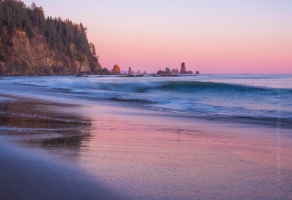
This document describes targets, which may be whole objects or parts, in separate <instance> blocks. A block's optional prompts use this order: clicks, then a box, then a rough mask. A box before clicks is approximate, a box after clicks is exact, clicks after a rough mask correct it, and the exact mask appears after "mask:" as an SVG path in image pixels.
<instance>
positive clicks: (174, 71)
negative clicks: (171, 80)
mask: <svg viewBox="0 0 292 200" xmlns="http://www.w3.org/2000/svg"><path fill="white" fill-rule="evenodd" d="M156 74H157V75H159V76H177V75H179V74H193V72H192V71H187V66H186V64H185V63H184V62H183V63H182V64H181V68H180V71H178V69H172V70H171V71H170V69H169V68H166V69H165V71H162V70H159V71H158V72H157V73H156ZM196 74H200V72H199V71H196Z"/></svg>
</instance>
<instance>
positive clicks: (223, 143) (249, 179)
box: [0, 97, 292, 199]
mask: <svg viewBox="0 0 292 200" xmlns="http://www.w3.org/2000/svg"><path fill="white" fill-rule="evenodd" d="M10 98H11V97H10ZM14 100H15V101H11V100H3V101H2V102H1V106H0V109H1V114H0V123H1V129H0V131H1V132H0V139H1V147H0V148H1V152H0V180H1V187H0V194H1V197H4V199H98V198H99V199H122V198H125V199H292V188H291V184H292V149H291V145H290V144H291V142H292V137H291V129H290V128H289V126H284V127H277V126H276V123H275V126H274V127H273V126H272V125H271V124H266V125H265V124H264V123H261V124H260V125H256V124H254V123H248V122H246V123H242V122H237V121H236V120H234V121H228V120H226V119H223V120H216V119H212V120H207V119H198V118H192V117H185V116H183V115H180V114H179V113H165V112H158V111H146V110H143V109H141V110H137V109H134V108H133V109H131V108H119V107H109V106H105V105H104V106H100V105H83V106H80V105H73V104H64V103H59V102H48V101H40V100H38V101H36V100H33V99H15V98H14ZM276 132H278V133H280V136H281V137H280V138H279V137H276ZM279 142H280V143H279ZM1 199H2V198H1Z"/></svg>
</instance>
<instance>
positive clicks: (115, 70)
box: [111, 65, 121, 74]
mask: <svg viewBox="0 0 292 200" xmlns="http://www.w3.org/2000/svg"><path fill="white" fill-rule="evenodd" d="M111 72H112V74H121V69H120V67H119V65H114V68H113V69H112V71H111Z"/></svg>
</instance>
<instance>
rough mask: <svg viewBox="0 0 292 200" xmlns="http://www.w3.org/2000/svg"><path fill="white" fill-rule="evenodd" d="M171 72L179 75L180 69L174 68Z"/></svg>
mask: <svg viewBox="0 0 292 200" xmlns="http://www.w3.org/2000/svg"><path fill="white" fill-rule="evenodd" d="M171 74H172V75H177V74H179V71H178V69H172V70H171Z"/></svg>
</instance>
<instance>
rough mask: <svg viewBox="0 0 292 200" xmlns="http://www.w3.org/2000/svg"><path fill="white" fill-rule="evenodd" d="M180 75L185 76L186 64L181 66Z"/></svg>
mask: <svg viewBox="0 0 292 200" xmlns="http://www.w3.org/2000/svg"><path fill="white" fill-rule="evenodd" d="M180 73H181V74H186V73H187V66H186V64H185V63H184V62H183V63H182V64H181V68H180Z"/></svg>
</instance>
